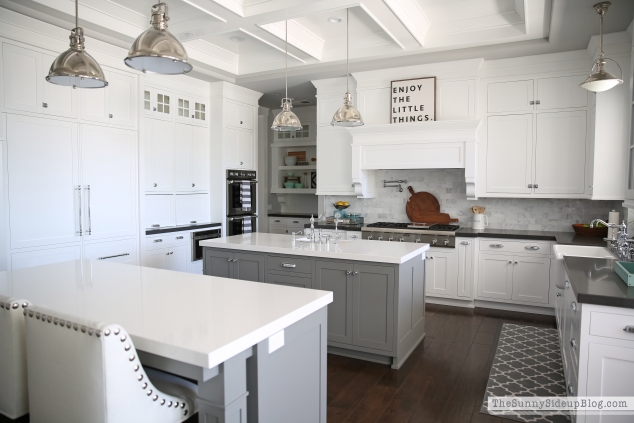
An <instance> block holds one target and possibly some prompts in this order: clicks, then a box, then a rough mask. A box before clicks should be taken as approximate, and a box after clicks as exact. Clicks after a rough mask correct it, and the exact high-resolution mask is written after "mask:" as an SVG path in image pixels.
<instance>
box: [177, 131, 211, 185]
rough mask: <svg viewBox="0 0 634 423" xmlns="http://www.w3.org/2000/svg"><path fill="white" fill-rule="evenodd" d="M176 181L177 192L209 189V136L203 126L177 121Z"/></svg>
mask: <svg viewBox="0 0 634 423" xmlns="http://www.w3.org/2000/svg"><path fill="white" fill-rule="evenodd" d="M175 126H176V134H178V139H177V141H176V142H175V145H174V183H175V190H176V191H177V192H197V191H207V190H209V161H210V157H209V136H208V130H207V129H206V128H203V127H199V126H193V125H186V124H182V123H176V125H175Z"/></svg>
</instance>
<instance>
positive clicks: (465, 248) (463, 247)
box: [456, 239, 474, 298]
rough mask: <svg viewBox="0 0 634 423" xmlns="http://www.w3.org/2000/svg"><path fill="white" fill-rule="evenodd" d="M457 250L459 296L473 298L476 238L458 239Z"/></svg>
mask: <svg viewBox="0 0 634 423" xmlns="http://www.w3.org/2000/svg"><path fill="white" fill-rule="evenodd" d="M456 251H457V255H458V288H457V291H456V293H457V295H458V296H459V297H464V298H471V285H472V284H473V258H474V240H470V239H458V240H457V243H456Z"/></svg>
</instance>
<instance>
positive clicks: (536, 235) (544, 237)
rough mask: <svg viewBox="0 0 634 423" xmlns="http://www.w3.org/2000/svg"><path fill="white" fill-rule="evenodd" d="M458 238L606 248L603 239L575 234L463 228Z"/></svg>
mask: <svg viewBox="0 0 634 423" xmlns="http://www.w3.org/2000/svg"><path fill="white" fill-rule="evenodd" d="M456 236H458V237H465V238H470V237H471V238H507V239H530V240H533V241H556V242H557V244H564V245H591V246H599V247H605V245H606V242H605V241H603V238H600V237H592V236H581V235H577V234H575V233H574V232H549V231H522V230H515V229H485V230H483V231H478V230H475V229H471V228H461V229H460V230H459V231H458V232H456Z"/></svg>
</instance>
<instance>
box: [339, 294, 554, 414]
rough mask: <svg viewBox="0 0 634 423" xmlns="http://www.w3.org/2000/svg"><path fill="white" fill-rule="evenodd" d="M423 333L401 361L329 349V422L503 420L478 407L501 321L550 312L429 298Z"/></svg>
mask: <svg viewBox="0 0 634 423" xmlns="http://www.w3.org/2000/svg"><path fill="white" fill-rule="evenodd" d="M425 317H426V319H427V321H426V322H425V326H426V330H425V332H426V334H427V335H426V337H425V340H424V341H423V342H422V343H421V344H420V345H419V346H418V348H416V350H415V351H414V352H413V353H412V355H411V356H410V357H409V359H408V360H407V361H406V362H405V364H404V365H403V367H401V368H400V369H399V370H392V369H391V368H389V367H388V366H385V365H381V364H375V363H369V362H365V361H360V360H355V359H350V358H346V357H341V356H336V355H328V423H343V422H345V423H361V422H363V423H372V422H380V423H502V422H503V420H502V419H500V418H498V417H492V416H489V415H486V414H480V406H481V405H482V399H483V397H484V391H485V389H486V384H487V380H488V377H489V371H490V370H491V365H492V363H493V357H494V356H495V348H496V346H497V341H498V338H499V336H500V330H501V328H502V324H503V323H517V324H526V325H533V326H542V327H553V328H554V327H555V318H554V317H553V316H542V315H536V314H526V313H515V312H507V311H501V310H488V309H476V310H473V309H462V308H457V307H447V306H438V305H434V304H428V305H427V307H426V313H425Z"/></svg>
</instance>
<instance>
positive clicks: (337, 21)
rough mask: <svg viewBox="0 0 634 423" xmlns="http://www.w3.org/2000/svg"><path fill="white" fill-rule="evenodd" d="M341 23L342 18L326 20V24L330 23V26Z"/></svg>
mask: <svg viewBox="0 0 634 423" xmlns="http://www.w3.org/2000/svg"><path fill="white" fill-rule="evenodd" d="M342 21H343V19H342V18H328V22H330V23H331V24H338V23H341V22H342Z"/></svg>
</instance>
